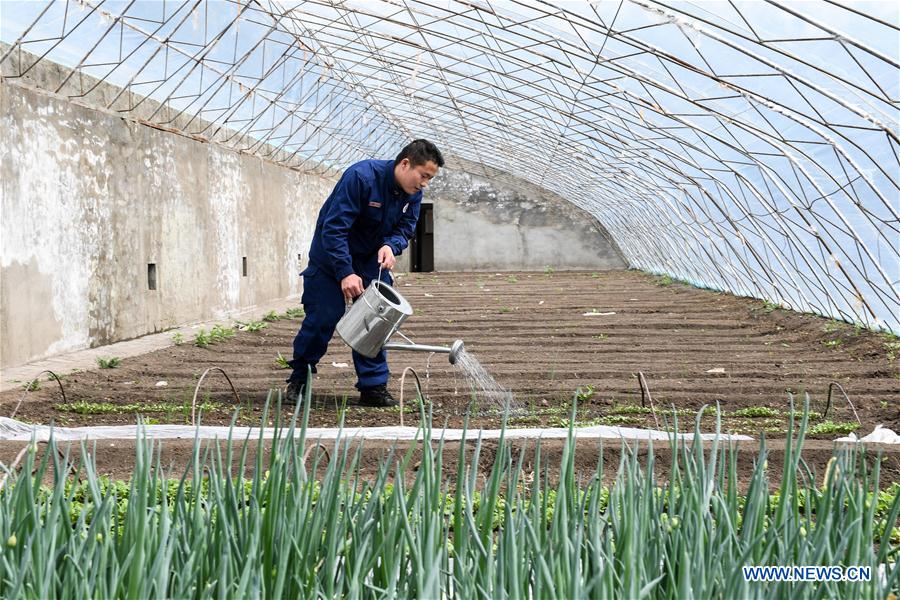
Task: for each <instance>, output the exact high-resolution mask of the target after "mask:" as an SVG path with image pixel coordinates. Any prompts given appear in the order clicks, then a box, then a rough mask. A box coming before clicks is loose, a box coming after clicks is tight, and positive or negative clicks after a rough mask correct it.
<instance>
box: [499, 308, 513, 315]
mask: <svg viewBox="0 0 900 600" xmlns="http://www.w3.org/2000/svg"><path fill="white" fill-rule="evenodd" d="M512 310H513V309H512V308H510V307H508V306H501V307H500V312H502V313H508V312H512Z"/></svg>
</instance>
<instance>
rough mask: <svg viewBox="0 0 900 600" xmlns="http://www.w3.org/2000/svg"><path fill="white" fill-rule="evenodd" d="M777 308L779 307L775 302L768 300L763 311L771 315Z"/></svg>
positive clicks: (763, 306) (764, 303)
mask: <svg viewBox="0 0 900 600" xmlns="http://www.w3.org/2000/svg"><path fill="white" fill-rule="evenodd" d="M776 308H778V305H777V304H776V303H774V302H770V301H768V300H766V301H765V302H763V305H762V310H763V312H764V313H766V314H769V313H771V312H773V311H774V310H775V309H776Z"/></svg>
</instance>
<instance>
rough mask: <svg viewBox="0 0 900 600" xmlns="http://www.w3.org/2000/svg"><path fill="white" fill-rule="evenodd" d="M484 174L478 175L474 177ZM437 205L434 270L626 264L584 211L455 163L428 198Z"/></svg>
mask: <svg viewBox="0 0 900 600" xmlns="http://www.w3.org/2000/svg"><path fill="white" fill-rule="evenodd" d="M479 172H480V173H483V174H480V175H478V174H475V173H479ZM425 201H426V202H433V203H434V267H435V270H438V271H455V270H487V271H499V270H504V269H514V270H539V269H543V268H545V267H546V266H551V267H553V268H554V269H592V270H603V269H620V268H625V267H626V266H627V265H626V263H625V261H624V259H623V258H622V253H621V251H620V250H619V249H618V247H617V246H616V245H615V243H614V242H613V241H612V238H611V237H610V236H609V234H608V233H607V231H606V229H605V228H604V227H603V226H602V225H601V224H600V223H599V222H598V221H597V220H596V219H595V218H594V217H593V216H591V215H590V214H589V213H587V212H586V211H584V210H581V209H580V208H578V207H576V206H574V205H573V204H572V203H571V202H568V201H567V200H565V199H563V198H560V197H559V196H556V195H554V194H551V193H550V192H547V191H546V190H542V189H540V188H538V187H537V186H534V185H532V184H529V183H528V182H526V181H522V180H519V179H514V178H511V177H509V176H508V175H505V174H503V173H500V172H492V171H490V170H487V169H485V168H484V167H482V166H480V165H477V166H476V165H472V164H469V163H466V162H464V161H460V160H459V159H456V160H453V161H452V162H450V161H448V164H447V168H445V169H442V171H441V174H440V175H439V176H438V177H436V178H435V180H434V182H433V183H432V184H431V186H430V187H429V189H428V190H427V191H426V194H425Z"/></svg>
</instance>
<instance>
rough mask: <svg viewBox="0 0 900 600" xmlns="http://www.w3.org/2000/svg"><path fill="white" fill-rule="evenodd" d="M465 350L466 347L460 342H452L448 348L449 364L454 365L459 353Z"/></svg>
mask: <svg viewBox="0 0 900 600" xmlns="http://www.w3.org/2000/svg"><path fill="white" fill-rule="evenodd" d="M465 349H466V345H465V344H464V343H463V341H462V340H456V341H455V342H453V345H452V346H450V364H451V365H455V364H456V361H457V359H458V358H459V353H460V352H462V351H463V350H465Z"/></svg>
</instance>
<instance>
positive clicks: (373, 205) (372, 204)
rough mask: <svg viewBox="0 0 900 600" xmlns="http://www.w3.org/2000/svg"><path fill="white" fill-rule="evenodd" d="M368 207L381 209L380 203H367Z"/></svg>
mask: <svg viewBox="0 0 900 600" xmlns="http://www.w3.org/2000/svg"><path fill="white" fill-rule="evenodd" d="M369 206H371V207H372V208H381V202H369Z"/></svg>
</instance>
